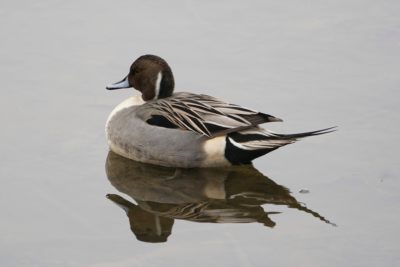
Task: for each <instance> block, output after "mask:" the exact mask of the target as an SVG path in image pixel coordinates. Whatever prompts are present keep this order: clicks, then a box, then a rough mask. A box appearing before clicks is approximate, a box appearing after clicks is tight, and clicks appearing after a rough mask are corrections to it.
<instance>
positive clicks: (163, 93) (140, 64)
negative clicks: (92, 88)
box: [106, 55, 174, 101]
mask: <svg viewBox="0 0 400 267" xmlns="http://www.w3.org/2000/svg"><path fill="white" fill-rule="evenodd" d="M130 87H133V88H135V89H136V90H138V91H140V92H141V93H142V98H143V100H144V101H149V100H153V99H159V98H165V97H169V96H171V95H172V92H173V91H174V76H173V75H172V71H171V68H170V67H169V66H168V64H167V62H166V61H165V60H164V59H162V58H160V57H158V56H154V55H144V56H141V57H139V58H138V59H136V60H135V62H133V64H132V66H131V68H130V70H129V74H128V75H127V76H126V77H125V78H123V79H122V80H121V81H120V82H117V83H113V84H109V85H107V87H106V88H107V89H108V90H115V89H122V88H130Z"/></svg>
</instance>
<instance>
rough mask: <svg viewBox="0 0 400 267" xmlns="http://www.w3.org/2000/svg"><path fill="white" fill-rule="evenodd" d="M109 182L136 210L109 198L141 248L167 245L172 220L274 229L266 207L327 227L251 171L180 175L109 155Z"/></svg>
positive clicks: (118, 198) (113, 196)
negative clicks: (276, 207)
mask: <svg viewBox="0 0 400 267" xmlns="http://www.w3.org/2000/svg"><path fill="white" fill-rule="evenodd" d="M106 172H107V177H108V179H109V180H110V182H111V184H112V185H113V186H114V187H115V188H116V189H117V190H118V191H120V192H122V193H124V194H126V195H128V196H130V197H131V198H132V199H134V200H135V202H136V203H137V204H134V203H132V202H130V201H128V200H126V199H124V198H123V197H121V196H119V195H116V194H108V195H107V198H108V199H110V200H111V201H113V202H114V203H115V204H117V205H118V206H120V207H121V208H122V209H123V210H124V211H125V212H126V214H127V216H128V218H129V223H130V227H131V230H132V232H133V233H134V234H135V236H136V238H137V239H138V240H140V241H144V242H152V243H156V242H166V241H167V239H168V236H169V235H170V234H171V231H172V226H173V224H174V220H175V219H181V220H188V221H193V222H210V223H251V222H258V223H261V224H263V225H265V226H268V227H274V226H275V222H274V221H272V220H271V218H270V215H271V214H278V213H279V212H274V211H271V212H268V211H265V210H264V209H263V207H262V205H264V204H274V205H286V206H287V207H289V208H295V209H298V210H302V211H305V212H307V213H310V214H312V215H313V216H315V217H317V218H319V219H320V220H322V221H324V222H326V223H330V222H329V221H328V220H326V219H325V218H324V217H322V216H321V215H319V214H318V213H316V212H314V211H312V210H310V209H308V208H306V207H305V206H304V205H301V204H300V203H299V202H298V201H297V200H296V199H295V198H294V197H293V196H291V195H290V192H289V190H288V189H287V188H285V187H283V186H281V185H278V184H277V183H275V182H274V181H272V180H271V179H269V178H268V177H266V176H264V175H263V174H262V173H260V172H259V171H258V170H257V169H255V168H254V167H253V166H252V165H242V166H232V167H226V168H209V169H206V168H198V169H179V168H167V167H162V166H155V165H150V164H145V163H139V162H136V161H132V160H129V159H126V158H124V157H121V156H119V155H117V154H115V153H113V152H111V151H110V152H109V154H108V157H107V161H106Z"/></svg>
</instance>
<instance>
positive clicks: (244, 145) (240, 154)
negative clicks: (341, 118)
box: [225, 127, 337, 164]
mask: <svg viewBox="0 0 400 267" xmlns="http://www.w3.org/2000/svg"><path fill="white" fill-rule="evenodd" d="M336 130H337V127H330V128H326V129H322V130H318V131H311V132H304V133H296V134H277V133H273V132H271V131H268V130H263V129H259V128H258V129H254V128H253V129H248V130H244V131H240V132H235V133H230V134H228V135H227V137H226V148H225V158H226V159H228V160H229V161H230V162H231V163H232V164H247V163H250V162H251V161H252V160H254V159H255V158H258V157H260V156H262V155H265V154H267V153H269V152H271V151H273V150H275V149H277V148H280V147H282V146H285V145H288V144H291V143H294V142H296V141H297V140H298V139H300V138H304V137H308V136H315V135H321V134H326V133H331V132H334V131H336Z"/></svg>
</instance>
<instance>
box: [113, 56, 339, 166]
mask: <svg viewBox="0 0 400 267" xmlns="http://www.w3.org/2000/svg"><path fill="white" fill-rule="evenodd" d="M130 87H133V88H135V89H137V90H138V91H140V92H141V96H133V97H130V98H128V99H126V100H125V101H123V102H122V103H120V104H119V105H118V106H117V107H116V108H115V109H114V110H113V111H112V112H111V114H110V116H109V117H108V120H107V123H106V134H107V140H108V144H109V146H110V148H111V150H112V151H114V152H115V153H117V154H119V155H121V156H124V157H127V158H130V159H133V160H137V161H140V162H147V163H152V164H157V165H162V166H168V167H183V168H192V167H217V166H229V165H235V164H247V163H251V161H252V160H253V159H255V158H257V157H260V156H262V155H264V154H267V153H268V152H271V151H273V150H275V149H277V148H279V147H281V146H284V145H287V144H291V143H293V142H295V141H296V140H298V139H299V138H303V137H307V136H314V135H320V134H324V133H328V132H331V131H333V130H334V129H333V128H327V129H323V130H319V131H312V132H306V133H298V134H277V133H273V132H271V131H269V130H266V129H263V128H261V127H259V124H262V123H266V122H276V121H282V120H281V119H279V118H276V117H274V116H271V115H268V114H265V113H261V112H258V111H255V110H252V109H248V108H245V107H242V106H239V105H235V104H230V103H226V102H224V101H221V100H219V99H217V98H214V97H211V96H208V95H203V94H192V93H186V92H180V93H173V91H174V77H173V74H172V71H171V68H170V67H169V65H168V64H167V62H166V61H165V60H164V59H162V58H160V57H158V56H155V55H144V56H141V57H139V58H138V59H137V60H136V61H135V62H133V64H132V65H131V67H130V70H129V74H128V75H127V76H126V77H125V78H124V79H122V80H121V81H120V82H117V83H114V84H110V85H108V86H107V87H106V88H107V89H108V90H114V89H121V88H130Z"/></svg>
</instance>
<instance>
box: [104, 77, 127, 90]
mask: <svg viewBox="0 0 400 267" xmlns="http://www.w3.org/2000/svg"><path fill="white" fill-rule="evenodd" d="M130 87H132V86H130V85H129V81H128V76H126V77H125V78H123V79H122V80H121V81H119V82H116V83H112V84H109V85H107V86H106V89H107V90H116V89H123V88H130Z"/></svg>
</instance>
